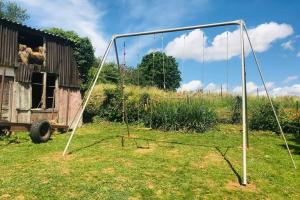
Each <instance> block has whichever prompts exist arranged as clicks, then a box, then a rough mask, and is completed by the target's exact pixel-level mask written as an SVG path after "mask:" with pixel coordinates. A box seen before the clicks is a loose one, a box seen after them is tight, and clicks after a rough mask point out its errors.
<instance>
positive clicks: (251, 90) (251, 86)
mask: <svg viewBox="0 0 300 200" xmlns="http://www.w3.org/2000/svg"><path fill="white" fill-rule="evenodd" d="M246 87H247V94H256V93H257V89H259V86H258V85H256V84H255V83H253V82H247V84H246ZM233 93H237V94H242V86H237V87H235V88H234V89H233Z"/></svg>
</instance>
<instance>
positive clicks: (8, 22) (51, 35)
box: [0, 17, 76, 44]
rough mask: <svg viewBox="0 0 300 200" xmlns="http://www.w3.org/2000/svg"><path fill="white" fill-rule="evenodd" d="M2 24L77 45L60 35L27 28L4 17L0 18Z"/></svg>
mask: <svg viewBox="0 0 300 200" xmlns="http://www.w3.org/2000/svg"><path fill="white" fill-rule="evenodd" d="M0 23H7V24H10V25H13V26H15V27H16V28H17V29H23V30H28V31H31V32H35V33H36V34H40V35H47V36H50V37H53V38H57V39H60V40H64V41H66V42H71V43H73V44H74V43H76V42H75V41H73V40H71V39H68V38H65V37H62V36H60V35H56V34H53V33H50V32H47V31H43V30H41V29H37V28H33V27H30V26H27V25H25V24H21V23H18V22H15V21H12V20H9V19H6V18H3V17H0Z"/></svg>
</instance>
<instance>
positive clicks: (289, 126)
mask: <svg viewBox="0 0 300 200" xmlns="http://www.w3.org/2000/svg"><path fill="white" fill-rule="evenodd" d="M280 121H281V123H282V129H283V131H284V132H286V133H294V134H299V133H300V111H297V110H294V109H284V110H282V114H281V115H280Z"/></svg>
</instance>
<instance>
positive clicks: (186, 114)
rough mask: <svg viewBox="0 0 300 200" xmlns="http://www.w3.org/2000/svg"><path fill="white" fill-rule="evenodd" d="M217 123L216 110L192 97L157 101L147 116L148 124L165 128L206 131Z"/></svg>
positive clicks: (146, 121) (146, 122)
mask: <svg viewBox="0 0 300 200" xmlns="http://www.w3.org/2000/svg"><path fill="white" fill-rule="evenodd" d="M151 110H152V111H151ZM149 115H150V116H149ZM216 123H217V117H216V113H215V112H214V111H212V110H211V109H209V107H208V106H206V105H205V104H204V103H203V102H199V101H197V100H191V99H188V100H180V101H178V100H173V101H160V102H156V103H154V104H153V105H152V109H150V111H149V112H147V116H146V118H145V124H146V125H148V126H150V125H152V128H157V129H164V130H184V131H193V132H204V131H206V130H207V129H209V128H211V127H213V126H214V125H216Z"/></svg>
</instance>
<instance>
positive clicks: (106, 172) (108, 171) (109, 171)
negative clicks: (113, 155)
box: [102, 167, 115, 174]
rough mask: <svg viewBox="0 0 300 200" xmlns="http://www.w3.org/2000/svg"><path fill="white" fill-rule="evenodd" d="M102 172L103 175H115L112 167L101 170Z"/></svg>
mask: <svg viewBox="0 0 300 200" xmlns="http://www.w3.org/2000/svg"><path fill="white" fill-rule="evenodd" d="M102 172H103V173H104V174H114V173H115V169H114V168H112V167H108V168H105V169H103V170H102Z"/></svg>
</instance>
